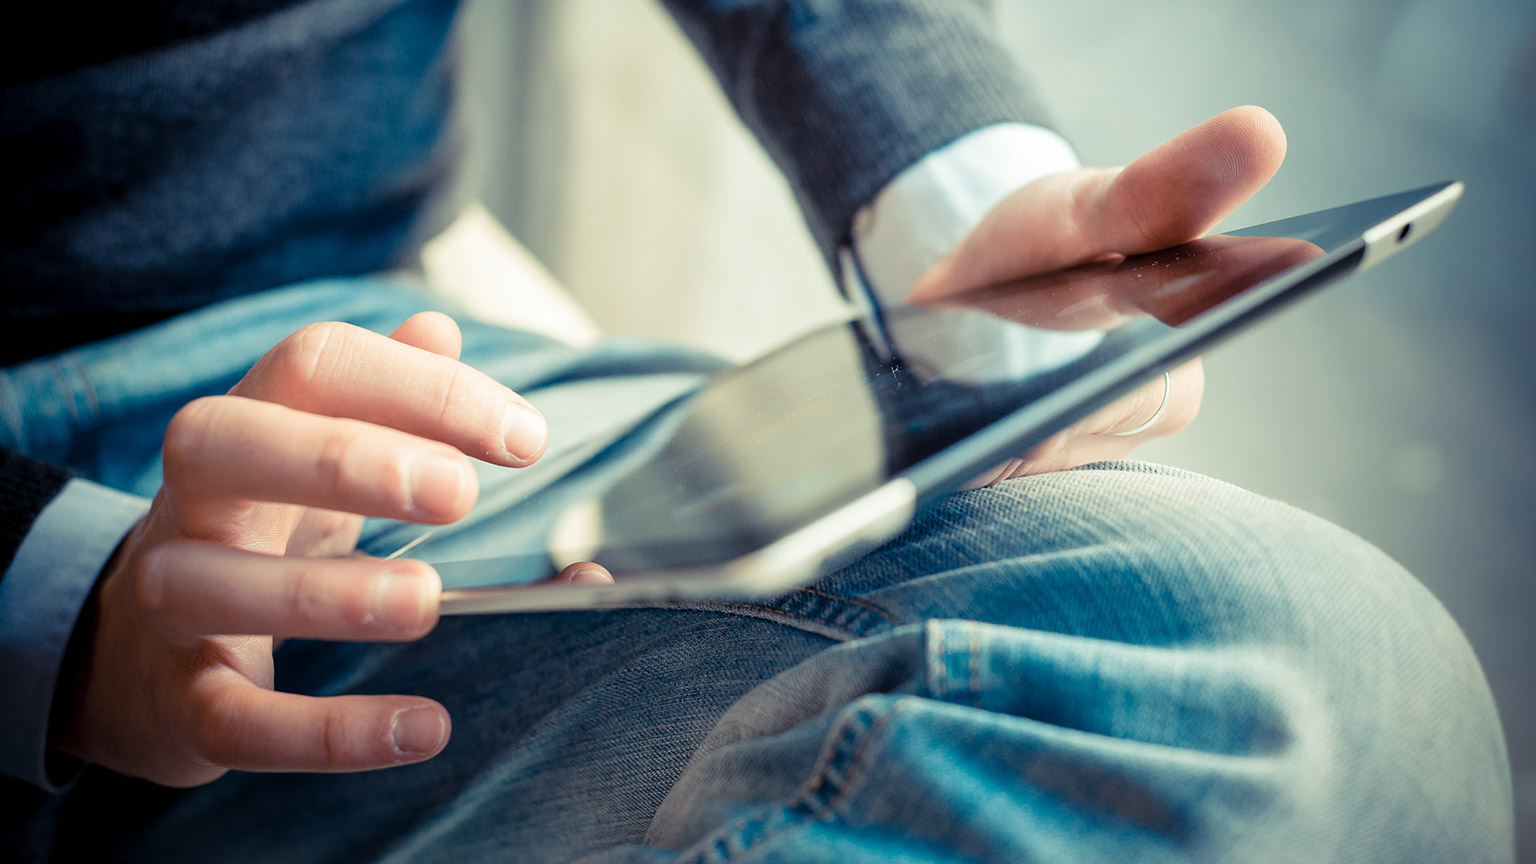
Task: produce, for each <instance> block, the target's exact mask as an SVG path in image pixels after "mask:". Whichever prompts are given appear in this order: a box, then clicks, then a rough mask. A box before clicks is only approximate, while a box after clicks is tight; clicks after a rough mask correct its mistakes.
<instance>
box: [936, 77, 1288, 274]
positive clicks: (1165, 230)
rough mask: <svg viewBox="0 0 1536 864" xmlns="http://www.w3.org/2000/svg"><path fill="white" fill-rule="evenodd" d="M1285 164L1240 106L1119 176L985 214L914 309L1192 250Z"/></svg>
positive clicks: (1265, 121) (1008, 202)
mask: <svg viewBox="0 0 1536 864" xmlns="http://www.w3.org/2000/svg"><path fill="white" fill-rule="evenodd" d="M1284 158H1285V132H1284V130H1282V129H1281V128H1280V124H1279V122H1278V121H1276V120H1275V118H1274V117H1273V115H1271V114H1270V113H1269V112H1267V111H1265V110H1264V109H1262V108H1257V107H1253V106H1245V107H1241V108H1233V109H1231V110H1230V111H1226V112H1224V113H1222V114H1219V115H1217V116H1216V117H1213V118H1211V119H1210V120H1207V121H1205V122H1204V123H1201V124H1200V125H1198V126H1196V127H1194V128H1193V129H1190V130H1189V131H1187V132H1184V133H1183V134H1181V135H1178V136H1176V137H1175V138H1173V139H1172V140H1170V141H1168V142H1167V143H1165V144H1162V145H1161V146H1159V147H1156V148H1154V149H1153V150H1151V151H1150V152H1148V153H1147V154H1146V155H1144V156H1142V157H1141V158H1139V159H1137V160H1136V161H1134V162H1132V163H1131V164H1129V165H1127V166H1125V167H1124V168H1096V169H1095V168H1090V169H1082V170H1079V171H1069V172H1066V173H1064V174H1056V175H1052V176H1050V177H1045V178H1042V179H1041V180H1038V181H1036V182H1035V183H1032V184H1030V185H1029V186H1027V187H1025V188H1024V189H1022V190H1020V191H1018V192H1016V193H1014V194H1012V195H1010V196H1009V197H1008V198H1006V199H1004V200H1003V202H1002V203H1001V204H999V205H998V207H997V208H996V209H995V210H993V211H992V213H990V214H988V216H987V217H986V219H984V220H983V221H982V224H981V225H979V226H977V228H976V230H975V231H974V232H972V233H971V235H970V236H968V237H967V238H966V240H965V241H964V242H963V243H961V244H960V246H959V247H957V248H956V249H955V250H954V252H952V253H951V254H950V256H949V257H948V258H946V259H945V260H944V261H942V262H940V264H939V265H938V266H936V267H935V268H934V269H933V270H931V271H930V272H929V273H928V274H927V275H926V276H925V277H924V278H923V280H922V281H921V282H920V283H919V284H918V286H917V287H916V288H915V289H914V291H913V294H912V296H913V299H915V300H924V299H933V298H937V297H940V296H944V295H946V294H949V293H953V292H954V291H963V290H969V289H972V288H977V287H981V286H984V285H992V284H996V283H999V282H1004V281H1009V280H1012V279H1016V278H1019V277H1020V276H1024V275H1029V274H1034V273H1045V272H1049V271H1051V270H1058V269H1061V268H1063V267H1071V266H1074V265H1077V264H1082V263H1085V262H1088V261H1092V260H1095V259H1098V258H1101V257H1103V256H1104V255H1106V254H1126V255H1129V254H1135V253H1139V252H1149V251H1153V250H1156V249H1162V248H1165V247H1168V246H1172V245H1175V244H1177V243H1182V242H1185V241H1187V240H1193V239H1195V238H1197V237H1199V236H1201V235H1202V234H1204V233H1205V232H1206V231H1209V230H1210V229H1211V228H1212V227H1213V226H1214V225H1215V224H1216V223H1217V222H1219V221H1221V219H1222V218H1223V217H1225V216H1226V215H1227V214H1228V213H1230V212H1232V211H1233V210H1234V209H1236V208H1237V206H1238V205H1239V204H1241V203H1242V202H1244V201H1246V200H1247V199H1248V198H1249V197H1251V196H1252V195H1253V193H1254V192H1257V191H1258V190H1259V189H1260V188H1261V187H1262V186H1263V185H1264V184H1265V183H1266V182H1268V180H1269V178H1270V177H1272V176H1274V173H1275V171H1277V170H1279V167H1280V163H1281V161H1282V160H1283V159H1284ZM1021 238H1022V239H1023V241H1025V242H1021Z"/></svg>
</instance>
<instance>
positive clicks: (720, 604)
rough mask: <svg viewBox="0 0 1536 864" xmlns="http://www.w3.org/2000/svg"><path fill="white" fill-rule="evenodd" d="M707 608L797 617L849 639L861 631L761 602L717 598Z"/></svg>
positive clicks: (726, 611)
mask: <svg viewBox="0 0 1536 864" xmlns="http://www.w3.org/2000/svg"><path fill="white" fill-rule="evenodd" d="M681 608H688V607H681ZM706 608H709V609H715V610H718V611H722V612H725V613H726V614H730V611H729V610H731V609H755V610H757V611H759V612H763V613H767V614H768V615H771V616H780V617H784V618H793V619H795V620H797V621H809V622H811V623H813V624H817V625H820V626H822V627H825V628H827V629H828V630H836V631H837V632H839V633H842V634H843V635H845V636H847V637H848V638H849V639H857V638H859V637H860V634H859V633H857V632H855V631H853V630H850V629H848V628H847V627H842V626H839V625H837V624H832V623H830V622H828V621H823V620H821V619H819V618H812V617H810V616H809V615H799V614H796V613H794V612H790V611H789V610H787V609H775V608H774V607H772V606H765V605H763V604H761V603H736V602H731V601H728V600H716V601H712V602H711V603H709V604H708V606H707V607H706Z"/></svg>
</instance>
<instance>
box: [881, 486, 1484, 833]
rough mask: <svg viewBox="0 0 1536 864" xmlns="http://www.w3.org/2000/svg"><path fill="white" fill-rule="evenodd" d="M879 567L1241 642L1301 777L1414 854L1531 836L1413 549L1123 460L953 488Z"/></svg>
mask: <svg viewBox="0 0 1536 864" xmlns="http://www.w3.org/2000/svg"><path fill="white" fill-rule="evenodd" d="M862 572H863V576H862V578H866V579H869V578H873V577H871V575H870V574H872V573H873V574H877V575H878V579H877V581H879V582H880V583H881V585H880V587H878V588H875V589H874V590H872V591H870V593H869V594H867V595H866V596H868V597H870V598H872V599H878V601H879V602H881V603H882V604H883V605H884V606H885V608H887V609H891V610H895V611H898V612H899V613H901V614H903V615H905V616H907V617H909V618H916V617H966V618H980V619H982V620H986V621H989V622H992V623H997V624H1005V625H1009V626H1014V627H1023V628H1027V629H1030V630H1034V631H1046V632H1053V633H1060V634H1063V635H1067V636H1073V637H1087V638H1090V639H1094V640H1102V641H1103V642H1106V643H1118V644H1121V645H1128V646H1135V647H1143V648H1148V649H1152V653H1161V652H1160V651H1158V649H1170V650H1173V651H1179V652H1188V651H1193V652H1197V653H1198V655H1199V656H1202V657H1212V656H1217V657H1226V658H1229V659H1232V660H1234V661H1235V662H1234V665H1232V666H1229V667H1227V668H1230V669H1236V670H1238V671H1240V672H1241V673H1242V677H1244V678H1245V679H1246V680H1248V681H1249V682H1250V683H1252V684H1254V685H1256V686H1257V687H1258V688H1259V689H1260V690H1262V691H1264V692H1265V693H1266V694H1267V696H1266V701H1269V702H1270V704H1271V705H1272V706H1273V708H1274V709H1275V711H1276V712H1277V716H1275V717H1274V718H1272V719H1273V720H1274V722H1275V723H1277V724H1279V726H1281V727H1283V732H1282V734H1283V735H1284V737H1287V738H1289V739H1290V740H1292V741H1293V742H1294V744H1295V746H1293V747H1289V748H1287V750H1286V757H1285V760H1284V761H1285V762H1286V763H1287V770H1286V771H1285V772H1284V773H1285V774H1286V775H1287V776H1288V777H1290V778H1291V780H1292V781H1294V782H1287V784H1286V791H1285V792H1284V793H1282V795H1283V796H1286V795H1309V796H1312V797H1313V798H1316V799H1320V800H1322V801H1325V802H1326V803H1327V805H1328V807H1330V808H1332V809H1334V810H1336V811H1337V812H1339V813H1348V814H1349V815H1350V820H1349V821H1350V824H1351V825H1353V826H1354V830H1355V831H1356V832H1357V833H1358V835H1359V837H1360V838H1372V837H1375V838H1380V837H1393V838H1395V839H1394V841H1393V847H1394V848H1395V849H1398V850H1403V851H1404V852H1405V853H1407V854H1404V855H1403V856H1401V857H1400V858H1399V860H1469V861H1470V860H1500V858H1501V857H1505V858H1507V857H1508V856H1509V855H1511V854H1512V852H1510V851H1508V850H1509V845H1510V843H1511V841H1510V838H1511V837H1512V806H1511V802H1510V789H1509V776H1508V763H1507V757H1506V755H1505V750H1504V744H1503V736H1502V732H1501V731H1500V726H1499V721H1498V716H1497V712H1496V709H1495V706H1494V703H1493V699H1492V697H1491V694H1490V692H1489V690H1488V686H1487V683H1486V680H1485V678H1484V676H1483V673H1482V670H1481V668H1480V666H1479V664H1478V662H1477V659H1476V657H1475V656H1474V654H1473V652H1472V649H1471V647H1470V645H1469V644H1468V642H1467V640H1466V638H1465V636H1464V635H1463V634H1462V632H1461V630H1460V628H1459V627H1458V626H1457V625H1456V623H1455V622H1454V621H1453V620H1452V619H1451V617H1450V616H1449V614H1448V613H1447V612H1446V611H1445V609H1444V608H1443V607H1442V606H1441V605H1440V603H1439V602H1438V601H1437V600H1436V599H1435V598H1434V597H1433V596H1432V595H1431V594H1430V593H1429V591H1428V590H1426V589H1425V588H1424V587H1423V586H1422V585H1421V584H1420V583H1419V582H1418V581H1417V580H1416V579H1414V578H1413V577H1412V576H1411V575H1410V574H1408V573H1407V572H1406V571H1405V570H1404V569H1403V568H1402V567H1401V566H1400V565H1398V564H1397V563H1396V562H1395V561H1393V560H1392V559H1391V558H1390V557H1389V556H1387V555H1386V554H1384V553H1383V552H1381V551H1380V550H1378V549H1376V548H1375V547H1374V546H1372V545H1370V544H1369V543H1366V542H1365V541H1364V540H1361V539H1360V538H1359V537H1356V536H1355V535H1353V534H1351V533H1350V532H1348V531H1345V530H1344V529H1342V528H1339V527H1337V526H1334V525H1332V524H1330V523H1328V522H1326V521H1324V520H1322V519H1319V518H1317V517H1315V516H1312V515H1310V514H1308V513H1305V512H1303V511H1300V510H1297V509H1295V508H1293V507H1289V506H1287V505H1285V504H1282V503H1280V502H1277V501H1273V500H1270V499H1266V498H1264V497H1262V496H1258V495H1254V494H1251V493H1248V492H1245V491H1243V490H1240V489H1237V488H1236V487H1233V486H1230V485H1227V484H1224V483H1220V482H1217V481H1214V480H1210V479H1208V478H1204V477H1200V476H1198V475H1194V474H1190V473H1187V472H1182V471H1175V470H1170V469H1160V468H1155V467H1152V466H1142V465H1136V464H1116V465H1105V466H1101V467H1098V468H1094V469H1088V470H1081V471H1070V472H1060V473H1058V474H1052V475H1045V476H1042V477H1035V478H1026V479H1024V480H1021V481H1012V482H1009V483H1005V484H1001V485H999V486H998V487H995V488H991V489H985V490H977V491H975V492H968V493H962V494H959V495H955V496H951V497H950V498H948V499H946V500H945V501H943V502H940V504H939V505H938V506H937V507H934V508H932V510H930V511H929V512H928V513H926V514H925V515H924V517H923V520H922V521H920V522H919V523H918V524H917V525H914V527H913V529H912V530H911V531H910V532H908V534H907V536H905V537H904V538H902V539H901V540H900V541H899V542H898V543H896V544H893V545H892V546H891V547H889V548H887V549H886V550H883V551H882V552H881V553H879V554H878V555H876V556H875V558H874V560H873V561H872V562H871V563H870V565H869V569H868V570H865V571H862ZM1238 658H1246V659H1245V660H1238ZM1249 660H1253V661H1255V662H1248V661H1249ZM1223 665H1225V664H1223ZM1271 697H1272V698H1271ZM1292 803H1293V804H1295V805H1296V808H1297V810H1296V812H1298V813H1301V812H1313V813H1315V812H1318V810H1317V804H1318V801H1311V802H1307V804H1306V806H1302V802H1300V801H1293V802H1292ZM1325 809H1327V808H1325ZM1337 824H1342V823H1337ZM1341 842H1342V841H1341ZM1408 850H1419V851H1412V852H1409V851H1408ZM1423 850H1432V851H1433V854H1429V853H1428V852H1424V851H1423ZM1501 850H1502V851H1501ZM1438 855H1443V856H1444V857H1436V856H1438Z"/></svg>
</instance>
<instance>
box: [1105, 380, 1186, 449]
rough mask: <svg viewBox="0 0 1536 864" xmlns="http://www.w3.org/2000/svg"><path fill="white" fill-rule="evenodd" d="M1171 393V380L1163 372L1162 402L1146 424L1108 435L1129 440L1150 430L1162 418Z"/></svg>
mask: <svg viewBox="0 0 1536 864" xmlns="http://www.w3.org/2000/svg"><path fill="white" fill-rule="evenodd" d="M1172 392H1173V379H1172V378H1170V377H1168V373H1167V372H1164V373H1163V401H1162V402H1161V403H1160V404H1159V405H1158V406H1157V410H1156V411H1154V412H1152V416H1151V417H1148V418H1147V422H1145V423H1143V424H1141V425H1140V426H1137V427H1136V428H1135V429H1127V430H1125V431H1124V432H1111V433H1109V434H1111V435H1113V436H1115V437H1116V438H1129V437H1130V436H1132V435H1137V434H1140V433H1142V432H1145V431H1147V430H1148V429H1151V428H1152V424H1153V423H1156V422H1157V418H1159V417H1161V416H1163V411H1164V410H1165V409H1166V408H1167V407H1168V394H1169V393H1172Z"/></svg>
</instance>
